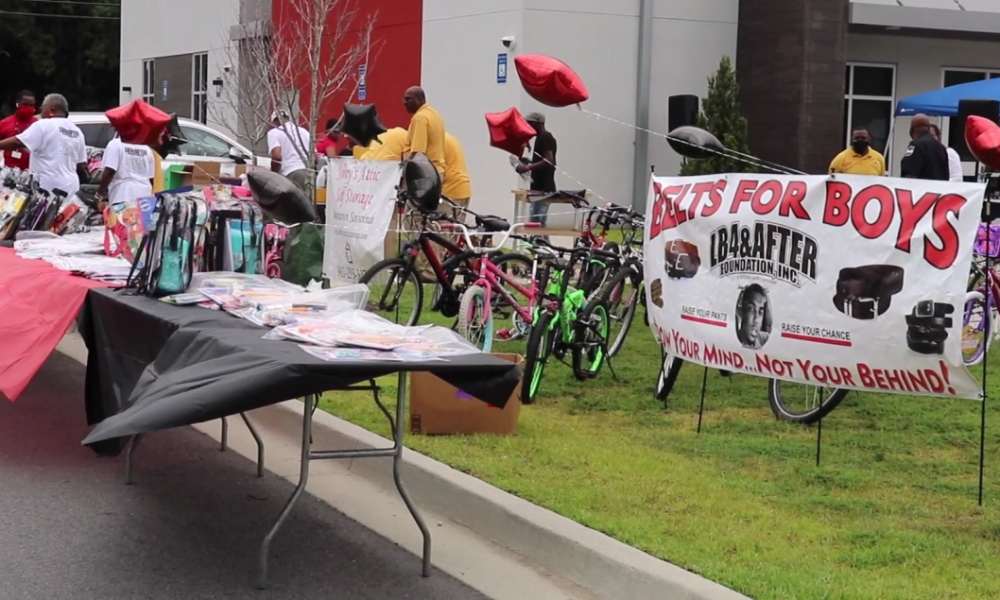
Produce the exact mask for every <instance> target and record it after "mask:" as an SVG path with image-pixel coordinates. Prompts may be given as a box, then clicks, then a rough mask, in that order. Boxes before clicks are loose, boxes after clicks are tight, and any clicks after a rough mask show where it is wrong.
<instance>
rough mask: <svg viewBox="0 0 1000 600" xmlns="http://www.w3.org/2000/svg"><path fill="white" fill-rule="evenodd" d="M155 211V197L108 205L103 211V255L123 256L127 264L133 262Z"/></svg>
mask: <svg viewBox="0 0 1000 600" xmlns="http://www.w3.org/2000/svg"><path fill="white" fill-rule="evenodd" d="M155 210H156V197H155V196H149V197H147V198H136V199H134V200H126V201H124V202H115V203H114V204H109V205H108V207H107V208H105V209H104V252H105V254H107V255H108V256H124V257H125V258H126V259H128V261H129V262H135V257H136V255H137V254H138V253H139V247H140V246H142V238H143V236H144V235H146V232H147V231H149V230H150V221H151V220H152V218H153V212H154V211H155Z"/></svg>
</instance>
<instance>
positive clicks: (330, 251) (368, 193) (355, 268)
mask: <svg viewBox="0 0 1000 600" xmlns="http://www.w3.org/2000/svg"><path fill="white" fill-rule="evenodd" d="M401 174H402V167H401V166H400V163H399V162H398V161H381V160H378V161H376V160H365V161H361V160H356V159H353V158H346V157H345V158H338V159H336V160H332V161H330V167H329V171H328V173H327V180H326V182H327V183H326V190H327V192H326V236H325V239H324V249H323V274H324V275H325V276H327V277H329V278H331V279H335V280H340V281H350V282H355V281H358V280H359V279H361V276H362V275H364V274H365V271H367V270H368V269H370V268H371V267H372V266H373V265H374V264H375V263H377V262H378V261H380V260H382V259H383V258H385V256H384V254H385V244H384V241H385V234H386V231H387V230H388V229H389V224H390V223H391V222H392V213H393V211H394V210H395V208H396V186H397V185H399V178H400V175H401Z"/></svg>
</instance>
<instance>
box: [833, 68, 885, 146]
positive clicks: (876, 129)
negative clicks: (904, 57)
mask: <svg viewBox="0 0 1000 600" xmlns="http://www.w3.org/2000/svg"><path fill="white" fill-rule="evenodd" d="M846 75H847V77H846V81H845V86H844V90H845V94H844V146H845V147H846V146H849V145H850V143H851V133H853V132H854V131H855V130H857V129H867V130H868V133H870V134H871V136H872V147H873V148H875V149H876V150H878V151H879V152H881V153H882V154H886V147H887V146H888V143H889V131H890V125H891V124H892V118H893V117H892V115H893V106H894V104H895V97H896V67H895V65H873V64H862V63H851V64H848V65H847V74H846ZM886 160H888V157H887V159H886Z"/></svg>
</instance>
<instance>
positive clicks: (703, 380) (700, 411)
mask: <svg viewBox="0 0 1000 600" xmlns="http://www.w3.org/2000/svg"><path fill="white" fill-rule="evenodd" d="M707 384H708V367H705V371H704V372H702V374H701V406H699V407H698V435H701V418H702V415H704V414H705V386H706V385H707Z"/></svg>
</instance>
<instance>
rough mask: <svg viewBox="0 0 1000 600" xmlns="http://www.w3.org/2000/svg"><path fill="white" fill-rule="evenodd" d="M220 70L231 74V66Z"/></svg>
mask: <svg viewBox="0 0 1000 600" xmlns="http://www.w3.org/2000/svg"><path fill="white" fill-rule="evenodd" d="M222 70H223V71H225V72H226V73H232V72H233V65H226V66H224V67H222Z"/></svg>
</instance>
